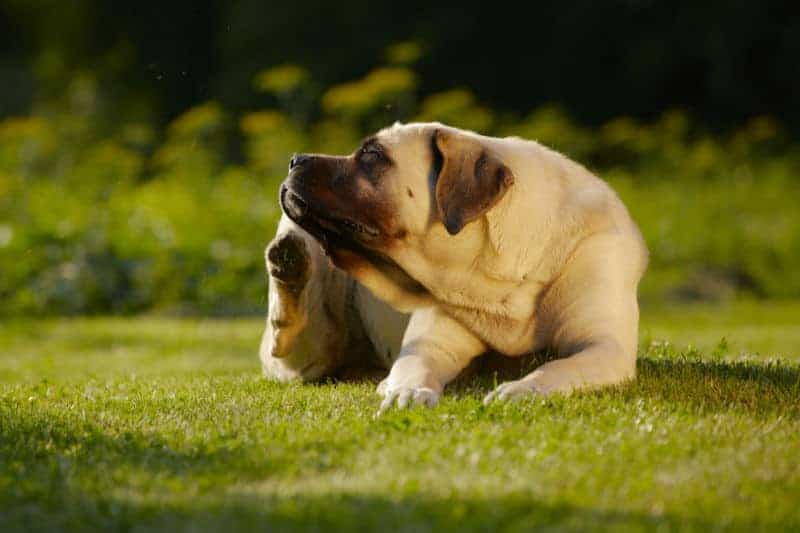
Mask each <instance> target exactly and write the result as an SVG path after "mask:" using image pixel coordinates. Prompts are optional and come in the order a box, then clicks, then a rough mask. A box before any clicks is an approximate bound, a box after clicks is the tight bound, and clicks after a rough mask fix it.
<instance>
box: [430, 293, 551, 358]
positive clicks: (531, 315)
mask: <svg viewBox="0 0 800 533" xmlns="http://www.w3.org/2000/svg"><path fill="white" fill-rule="evenodd" d="M481 288H482V289H483V291H482V292H481V294H479V295H477V296H476V295H475V294H467V293H466V292H465V291H461V292H459V293H454V294H458V295H459V296H455V297H454V295H453V294H451V295H450V298H448V300H447V301H446V303H443V307H444V308H445V309H446V310H447V312H448V313H449V314H450V315H451V316H453V317H454V318H456V319H457V320H458V321H459V322H461V323H462V324H463V325H465V326H466V327H468V328H469V329H470V330H471V331H472V332H473V333H475V334H476V335H477V336H478V337H480V338H481V339H482V340H483V341H484V342H485V343H486V344H488V345H489V346H490V347H491V348H493V349H494V350H497V351H499V352H501V353H504V354H506V355H521V354H525V353H529V352H530V351H532V350H534V349H538V348H539V346H538V345H539V344H540V342H539V340H538V336H539V330H540V329H541V328H539V327H538V322H539V321H538V320H537V316H536V301H537V297H538V293H539V291H538V287H537V286H521V287H516V288H513V289H511V290H509V289H504V290H502V289H501V290H498V291H496V292H495V293H494V294H491V291H490V289H491V287H488V286H487V285H486V284H484V285H483V286H482V287H481Z"/></svg>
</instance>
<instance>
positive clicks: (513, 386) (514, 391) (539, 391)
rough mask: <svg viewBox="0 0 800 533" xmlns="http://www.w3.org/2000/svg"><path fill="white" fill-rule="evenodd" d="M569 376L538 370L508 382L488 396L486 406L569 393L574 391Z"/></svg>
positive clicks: (484, 401)
mask: <svg viewBox="0 0 800 533" xmlns="http://www.w3.org/2000/svg"><path fill="white" fill-rule="evenodd" d="M567 378H568V376H562V375H561V374H560V373H558V372H546V371H542V370H536V371H534V372H533V373H531V374H529V375H527V376H525V377H524V378H522V379H518V380H514V381H506V382H505V383H501V384H500V385H498V387H497V388H496V389H495V390H493V391H492V392H490V393H489V394H487V395H486V397H485V398H484V399H483V403H484V405H488V404H490V403H492V402H493V401H496V400H499V401H503V400H519V399H522V398H526V397H529V396H534V395H535V396H549V395H550V394H553V393H556V392H564V393H569V392H570V391H571V390H572V386H571V381H570V380H569V379H567Z"/></svg>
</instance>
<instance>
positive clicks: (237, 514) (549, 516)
mask: <svg viewBox="0 0 800 533" xmlns="http://www.w3.org/2000/svg"><path fill="white" fill-rule="evenodd" d="M57 490H58V492H59V495H60V498H59V501H58V502H57V503H50V504H44V505H43V504H39V503H35V504H31V503H27V504H22V505H13V502H3V507H5V510H6V512H4V513H3V514H2V515H0V527H2V530H3V531H22V530H24V531H137V532H138V531H142V532H145V531H171V532H177V531H226V532H231V531H304V532H305V531H322V532H336V531H348V532H349V531H457V532H471V531H529V530H534V529H535V530H539V529H550V530H556V531H608V530H619V529H621V530H626V531H627V530H635V531H651V530H656V529H657V530H681V531H710V530H713V529H714V528H715V525H714V522H713V519H711V518H708V519H701V518H698V517H696V516H676V515H672V514H669V513H667V514H659V513H655V514H649V513H646V512H626V511H615V510H604V509H593V508H586V507H578V506H573V505H567V504H562V503H556V504H548V503H545V502H543V501H541V500H537V499H536V498H534V497H532V496H530V495H526V494H512V495H505V496H503V497H498V498H492V497H486V498H475V497H441V496H436V495H431V494H424V493H415V494H411V495H409V494H405V495H400V496H397V497H389V496H386V495H383V494H378V495H375V494H362V493H352V492H336V493H325V494H299V495H297V494H294V495H275V494H265V495H258V494H237V493H230V492H229V493H227V494H225V496H224V497H223V498H222V499H219V498H212V497H209V496H208V495H206V496H203V495H198V496H197V497H196V498H184V499H182V500H181V501H180V503H171V502H169V501H168V500H167V501H163V502H159V503H154V502H153V500H148V501H146V502H143V501H141V499H139V498H137V497H136V496H135V495H134V496H131V497H129V498H124V499H123V498H118V497H115V496H114V495H112V494H96V495H87V494H84V493H81V492H80V491H76V490H71V489H70V488H69V486H68V485H63V486H61V487H58V488H57ZM137 500H138V501H137ZM8 503H12V505H11V506H8ZM763 525H764V524H752V523H744V522H735V523H730V522H729V523H728V524H727V526H728V527H733V528H734V529H740V530H744V531H747V530H753V529H754V528H755V529H759V528H760V527H763ZM784 526H786V527H788V528H789V529H791V528H792V525H791V524H787V523H783V524H781V527H784Z"/></svg>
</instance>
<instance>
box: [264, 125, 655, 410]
mask: <svg viewBox="0 0 800 533" xmlns="http://www.w3.org/2000/svg"><path fill="white" fill-rule="evenodd" d="M280 204H281V208H282V210H283V212H284V217H283V218H282V220H281V222H280V225H279V229H278V233H277V236H276V238H275V240H274V241H273V242H272V243H271V244H270V245H269V246H268V248H267V253H266V255H267V264H268V268H269V271H270V274H271V275H270V292H269V300H270V301H269V317H268V320H267V328H266V331H265V334H264V337H263V340H262V345H261V359H262V366H263V369H264V373H265V374H266V375H267V376H269V377H272V378H276V379H293V378H299V379H317V378H319V377H322V376H325V375H332V374H333V373H335V372H336V371H337V370H338V369H340V368H342V367H347V366H348V365H353V364H354V363H355V362H357V360H360V361H362V362H363V361H367V360H369V361H371V362H372V363H374V364H375V365H376V366H379V367H381V366H382V367H385V368H387V369H388V370H389V373H388V376H387V377H386V379H384V380H383V381H382V382H381V384H380V385H379V386H378V393H379V394H380V395H381V396H382V397H383V401H382V403H381V407H380V412H383V411H385V410H386V409H389V408H391V407H393V406H397V407H399V408H404V407H407V406H409V405H415V404H416V405H427V406H432V405H435V404H436V403H437V402H438V400H439V398H440V396H441V394H442V392H443V390H444V387H445V385H447V384H448V383H449V382H450V381H452V380H453V379H454V378H455V377H456V376H457V375H458V374H459V373H460V372H461V371H462V370H463V369H464V368H465V367H467V365H468V364H469V363H470V361H472V360H473V359H474V358H475V357H477V356H478V355H480V354H481V353H484V352H486V351H495V352H499V353H501V354H503V355H505V356H508V357H519V356H523V355H525V354H530V353H532V352H535V351H538V350H542V349H545V348H549V349H551V350H553V351H554V352H555V353H556V354H557V356H558V358H557V359H554V360H552V361H549V362H547V363H545V364H543V365H542V366H540V367H538V368H536V369H535V370H534V371H533V372H531V373H529V374H528V375H526V376H524V377H522V378H521V379H517V380H512V381H508V382H505V383H502V384H500V385H499V386H498V387H497V388H496V389H495V390H493V391H491V392H490V393H489V394H488V395H487V396H486V397H485V399H484V402H485V403H490V402H492V401H497V400H506V399H512V398H520V397H525V396H527V395H532V394H536V395H549V394H553V393H570V392H572V391H575V390H581V389H591V388H597V387H602V386H608V385H614V384H619V383H622V382H624V381H626V380H630V379H633V378H634V377H635V373H636V356H637V344H638V321H639V307H638V301H637V287H638V284H639V281H640V279H641V277H642V275H643V274H644V271H645V269H646V267H647V260H648V252H647V247H646V245H645V242H644V239H643V237H642V235H641V233H640V231H639V229H638V227H637V226H636V224H635V222H634V221H633V220H632V218H631V217H630V215H629V213H628V211H627V209H626V208H625V206H624V205H623V203H622V201H621V200H620V199H619V197H618V196H617V195H616V193H615V192H614V191H613V190H612V189H611V188H610V187H609V186H608V185H607V184H606V183H605V182H604V181H602V180H601V179H600V178H598V177H596V176H595V175H593V174H592V173H591V172H589V171H588V170H587V169H586V168H584V167H583V166H581V165H580V164H578V163H576V162H574V161H572V160H570V159H569V158H567V157H566V156H564V155H562V154H560V153H558V152H556V151H554V150H551V149H549V148H547V147H545V146H543V145H541V144H539V143H537V142H534V141H529V140H525V139H521V138H517V137H507V138H496V137H488V136H483V135H479V134H477V133H474V132H470V131H465V130H461V129H458V128H453V127H449V126H446V125H444V124H439V123H411V124H400V123H395V124H394V125H393V126H391V127H388V128H385V129H383V130H381V131H379V132H378V133H377V134H375V135H373V136H370V137H368V138H367V139H365V140H364V141H363V143H362V144H361V146H360V147H359V148H358V149H357V150H356V151H355V152H354V153H352V154H351V155H349V156H329V155H321V154H295V155H294V156H293V157H292V159H291V161H290V164H289V174H288V176H287V178H286V180H285V181H284V183H283V184H282V185H281V188H280ZM287 258H288V259H287ZM298 265H299V268H298Z"/></svg>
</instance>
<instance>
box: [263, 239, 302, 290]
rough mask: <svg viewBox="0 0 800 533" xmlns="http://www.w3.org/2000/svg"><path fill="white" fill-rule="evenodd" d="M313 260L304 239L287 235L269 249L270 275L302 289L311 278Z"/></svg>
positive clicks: (271, 244) (272, 243)
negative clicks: (310, 270) (310, 271)
mask: <svg viewBox="0 0 800 533" xmlns="http://www.w3.org/2000/svg"><path fill="white" fill-rule="evenodd" d="M310 265H311V260H310V257H309V253H308V249H307V248H306V243H305V242H304V241H303V238H302V237H299V236H297V235H293V234H292V233H286V234H284V235H281V236H279V237H277V238H276V239H275V240H274V241H272V242H271V243H270V245H269V246H268V247H267V267H268V269H269V275H270V276H272V277H273V278H274V279H276V280H277V281H280V282H281V283H283V284H285V285H291V286H294V287H297V288H302V287H303V286H304V285H305V283H306V281H307V280H308V277H309V269H310Z"/></svg>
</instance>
